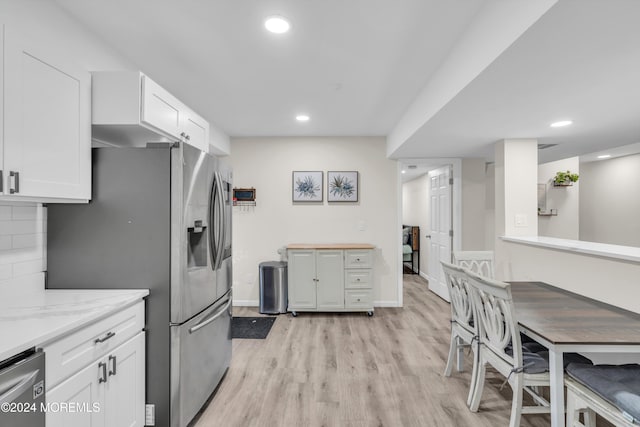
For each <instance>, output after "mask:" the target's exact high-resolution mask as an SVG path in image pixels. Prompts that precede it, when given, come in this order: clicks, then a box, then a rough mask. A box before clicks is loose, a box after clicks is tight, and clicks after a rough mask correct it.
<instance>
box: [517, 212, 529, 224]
mask: <svg viewBox="0 0 640 427" xmlns="http://www.w3.org/2000/svg"><path fill="white" fill-rule="evenodd" d="M515 220H516V227H526V226H527V215H526V214H516V218H515Z"/></svg>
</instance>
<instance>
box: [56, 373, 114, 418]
mask: <svg viewBox="0 0 640 427" xmlns="http://www.w3.org/2000/svg"><path fill="white" fill-rule="evenodd" d="M99 363H104V362H103V361H102V360H99V361H96V362H95V363H92V364H91V365H89V366H87V367H86V368H84V369H83V370H81V371H80V372H78V373H76V374H75V375H73V376H71V377H70V378H68V379H67V380H65V381H63V382H62V383H60V384H59V385H58V386H56V387H54V388H53V389H51V390H49V391H48V392H47V395H46V404H47V406H48V410H47V413H46V424H47V427H103V426H105V420H104V411H105V407H104V392H105V389H104V385H103V384H101V383H99V379H100V378H102V377H103V369H102V365H99ZM70 408H74V410H71V409H70ZM106 426H109V425H108V424H107V425H106Z"/></svg>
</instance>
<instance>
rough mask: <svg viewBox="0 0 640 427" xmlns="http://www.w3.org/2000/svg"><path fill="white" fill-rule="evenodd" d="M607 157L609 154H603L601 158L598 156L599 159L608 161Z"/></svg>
mask: <svg viewBox="0 0 640 427" xmlns="http://www.w3.org/2000/svg"><path fill="white" fill-rule="evenodd" d="M609 157H611V154H603V155H601V156H598V158H599V159H608V158H609Z"/></svg>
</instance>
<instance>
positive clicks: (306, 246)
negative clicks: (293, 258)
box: [287, 243, 375, 249]
mask: <svg viewBox="0 0 640 427" xmlns="http://www.w3.org/2000/svg"><path fill="white" fill-rule="evenodd" d="M287 249H375V246H374V245H371V244H369V243H290V244H288V245H287Z"/></svg>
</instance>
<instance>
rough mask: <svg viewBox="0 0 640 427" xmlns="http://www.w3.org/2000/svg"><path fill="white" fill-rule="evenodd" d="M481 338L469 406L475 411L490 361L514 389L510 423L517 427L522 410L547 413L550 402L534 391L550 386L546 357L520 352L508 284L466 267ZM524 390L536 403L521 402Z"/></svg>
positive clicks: (520, 346)
mask: <svg viewBox="0 0 640 427" xmlns="http://www.w3.org/2000/svg"><path fill="white" fill-rule="evenodd" d="M466 272H467V274H468V276H469V279H468V284H469V290H470V293H471V298H472V301H473V307H474V310H475V317H474V318H475V320H476V322H477V324H478V335H479V339H480V345H479V347H478V348H479V351H478V369H477V377H476V380H475V388H474V392H473V396H472V398H471V404H470V409H471V410H472V411H473V412H476V411H477V410H478V408H479V406H480V400H481V398H482V392H483V389H484V382H485V373H486V364H489V365H491V366H492V367H493V368H495V369H496V370H497V371H498V372H500V374H502V375H503V376H504V377H505V378H506V380H505V384H507V383H508V384H509V386H510V387H511V389H512V390H513V399H512V403H511V417H510V420H509V426H510V427H518V426H519V425H520V418H521V415H522V414H532V413H535V414H540V413H549V412H550V409H549V402H548V401H547V400H546V399H544V398H543V397H542V396H540V395H539V394H538V393H537V390H538V387H544V386H546V387H549V372H548V366H549V364H548V360H545V359H544V357H542V356H541V355H538V354H537V353H533V352H531V353H530V352H527V353H524V352H523V348H522V342H521V338H520V332H519V327H518V321H517V318H516V313H515V309H514V304H513V299H512V297H511V285H510V284H507V283H503V282H499V281H496V280H493V279H490V278H487V277H484V276H480V275H478V274H475V273H472V272H470V271H469V270H466ZM523 391H526V392H527V393H528V394H530V395H531V396H532V397H533V399H534V401H535V403H536V406H523V404H522V399H523Z"/></svg>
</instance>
